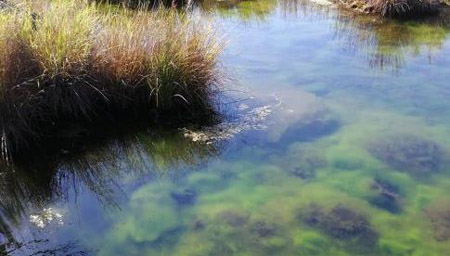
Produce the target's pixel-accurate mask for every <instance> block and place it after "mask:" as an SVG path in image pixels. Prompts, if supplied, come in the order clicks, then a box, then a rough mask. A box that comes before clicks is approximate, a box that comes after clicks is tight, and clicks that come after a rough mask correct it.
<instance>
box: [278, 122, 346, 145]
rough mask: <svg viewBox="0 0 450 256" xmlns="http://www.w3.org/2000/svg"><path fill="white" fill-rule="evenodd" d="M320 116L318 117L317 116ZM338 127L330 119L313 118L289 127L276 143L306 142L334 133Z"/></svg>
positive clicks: (337, 123)
mask: <svg viewBox="0 0 450 256" xmlns="http://www.w3.org/2000/svg"><path fill="white" fill-rule="evenodd" d="M319 116H320V115H319ZM339 127H340V122H339V121H338V120H336V119H334V118H331V117H326V116H325V117H317V118H316V117H313V118H311V119H309V120H301V121H300V122H298V123H295V124H293V125H292V126H290V127H289V128H288V129H287V130H286V131H285V132H284V133H283V135H282V136H281V138H280V140H279V141H278V143H280V144H282V145H283V144H288V145H289V143H292V142H293V141H298V142H308V141H314V140H317V139H319V138H321V137H324V136H327V135H331V134H333V133H335V132H336V131H337V130H338V129H339Z"/></svg>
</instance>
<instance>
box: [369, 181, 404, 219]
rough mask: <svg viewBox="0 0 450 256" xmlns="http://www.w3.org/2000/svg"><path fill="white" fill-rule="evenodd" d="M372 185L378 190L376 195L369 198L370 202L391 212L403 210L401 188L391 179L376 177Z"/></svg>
mask: <svg viewBox="0 0 450 256" xmlns="http://www.w3.org/2000/svg"><path fill="white" fill-rule="evenodd" d="M370 186H371V188H372V189H373V190H375V191H376V192H377V195H376V196H375V197H372V198H370V199H369V202H370V204H372V205H374V206H376V207H378V208H381V209H384V210H386V211H388V212H390V213H399V212H400V211H401V206H400V201H399V200H400V194H399V189H398V188H397V187H396V186H395V185H393V184H392V183H390V182H389V181H386V180H381V179H379V178H375V179H374V180H373V181H372V183H371V185H370Z"/></svg>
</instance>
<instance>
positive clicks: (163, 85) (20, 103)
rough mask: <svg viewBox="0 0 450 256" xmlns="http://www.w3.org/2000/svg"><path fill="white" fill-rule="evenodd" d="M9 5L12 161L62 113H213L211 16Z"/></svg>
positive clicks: (7, 112) (3, 106)
mask: <svg viewBox="0 0 450 256" xmlns="http://www.w3.org/2000/svg"><path fill="white" fill-rule="evenodd" d="M36 2H38V3H36ZM8 3H9V4H11V5H13V6H14V7H13V8H10V9H9V8H7V9H4V10H2V11H0V96H1V97H0V128H1V132H2V136H1V149H2V152H3V157H4V158H7V156H9V155H10V154H11V153H12V152H15V151H19V150H20V148H21V147H24V146H28V145H27V144H29V143H33V140H35V139H40V138H42V137H45V136H51V135H49V134H45V132H46V131H47V130H49V128H51V127H52V126H54V125H55V123H57V122H58V121H59V120H62V119H64V120H71V119H80V118H81V119H89V120H92V119H96V118H98V117H101V116H104V115H105V113H107V112H112V111H117V112H123V111H130V110H131V111H132V112H134V113H145V112H152V113H155V112H156V113H158V116H161V115H169V116H166V118H167V119H171V118H172V119H176V118H179V117H180V116H183V117H189V116H195V115H198V114H204V113H207V112H210V111H211V105H210V101H209V100H210V93H211V89H212V88H213V87H214V86H215V85H217V84H218V83H219V76H218V70H217V68H216V61H217V56H218V54H219V51H220V49H221V45H220V44H219V43H217V41H216V37H215V34H214V32H213V30H212V29H211V27H210V26H209V25H208V24H207V22H205V21H204V19H200V18H196V17H193V16H192V17H191V16H189V14H180V13H179V12H176V11H174V10H164V9H157V10H153V11H144V10H133V11H131V10H126V9H117V8H113V7H107V6H106V7H105V6H104V5H102V6H99V5H96V4H91V3H87V1H84V0H79V1H77V0H72V1H68V0H42V1H29V0H11V1H9V2H8ZM171 115H172V116H171Z"/></svg>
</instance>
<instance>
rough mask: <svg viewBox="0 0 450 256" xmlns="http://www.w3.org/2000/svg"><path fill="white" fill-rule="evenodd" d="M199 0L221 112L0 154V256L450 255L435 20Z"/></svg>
mask: <svg viewBox="0 0 450 256" xmlns="http://www.w3.org/2000/svg"><path fill="white" fill-rule="evenodd" d="M198 8H199V9H200V10H201V11H202V12H205V13H208V15H210V16H212V18H213V21H214V23H215V24H216V27H217V28H218V29H219V30H220V31H221V32H223V33H224V34H225V38H226V40H227V41H228V42H229V43H228V45H227V47H226V49H225V52H224V54H223V56H222V61H221V65H222V66H223V68H224V69H226V73H227V74H228V75H229V76H231V77H232V78H233V79H232V82H231V83H230V84H228V85H227V88H226V90H225V92H224V94H227V97H226V98H225V100H224V101H226V102H221V109H222V110H223V111H224V112H225V113H227V115H226V118H225V119H224V120H223V122H222V123H221V124H219V125H217V126H215V127H205V128H203V129H192V128H186V129H180V130H174V131H164V132H159V131H142V132H139V133H133V134H131V135H128V136H126V137H125V138H115V139H111V140H108V141H105V142H104V143H102V144H101V145H99V146H96V147H92V148H89V149H86V152H82V153H79V154H76V155H74V156H69V157H64V158H62V159H60V160H59V161H57V162H56V163H49V164H48V163H47V164H43V165H42V166H41V165H39V166H34V168H33V169H34V170H31V171H30V170H27V171H21V170H20V169H16V170H14V172H13V171H11V170H9V171H8V170H7V168H6V167H4V169H5V171H3V172H2V173H0V183H1V184H2V191H1V192H0V193H1V195H0V233H1V235H0V244H1V243H3V244H4V245H3V246H2V247H0V255H1V254H2V250H3V251H5V252H9V253H10V254H11V255H164V256H167V255H192V256H194V255H195V256H201V255H258V256H260V255H308V256H309V255H324V256H325V255H333V256H334V255H377V256H378V255H399V256H400V255H414V256H419V255H423V256H425V255H426V256H431V255H436V256H438V255H439V256H443V255H448V254H449V253H450V198H449V195H450V165H449V164H450V146H449V145H450V137H449V136H448V134H449V133H450V120H449V117H450V115H449V114H450V113H449V111H450V101H449V100H448V97H449V94H450V83H449V81H450V39H449V33H450V29H449V27H447V26H446V23H447V21H446V20H443V19H439V20H427V21H417V22H396V21H389V20H380V19H377V18H376V17H372V16H370V17H358V16H354V15H352V14H351V13H348V12H346V11H345V10H340V9H338V8H336V7H335V6H333V5H327V4H326V2H323V1H321V2H318V3H314V2H304V1H300V0H299V1H295V0H279V1H276V0H266V1H263V0H254V1H237V0H236V1H229V2H222V1H221V2H211V1H204V2H203V3H201V4H200V6H199V7H198ZM3 248H4V249H3Z"/></svg>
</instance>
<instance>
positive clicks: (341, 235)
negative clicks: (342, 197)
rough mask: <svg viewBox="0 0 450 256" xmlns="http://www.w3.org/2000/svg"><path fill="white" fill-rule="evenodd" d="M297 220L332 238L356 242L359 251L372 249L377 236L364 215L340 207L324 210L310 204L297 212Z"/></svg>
mask: <svg viewBox="0 0 450 256" xmlns="http://www.w3.org/2000/svg"><path fill="white" fill-rule="evenodd" d="M297 219H298V220H299V221H301V222H302V223H304V224H306V225H308V226H311V227H313V228H318V229H319V230H321V231H323V232H324V233H326V234H328V235H329V236H331V237H333V238H336V239H339V240H343V241H349V242H355V241H356V244H357V245H358V246H360V247H361V248H360V249H364V248H363V247H365V248H366V249H372V248H374V247H375V245H376V243H377V240H378V234H377V233H376V232H375V230H374V229H373V228H372V227H371V226H370V223H369V221H368V220H367V219H366V217H365V216H364V215H362V214H360V213H358V212H356V211H354V210H352V209H350V208H348V207H345V206H342V205H337V206H335V207H333V208H332V209H331V210H326V209H324V208H323V207H321V206H320V205H317V204H310V205H308V206H306V207H305V208H302V209H300V210H299V212H298V213H297Z"/></svg>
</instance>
